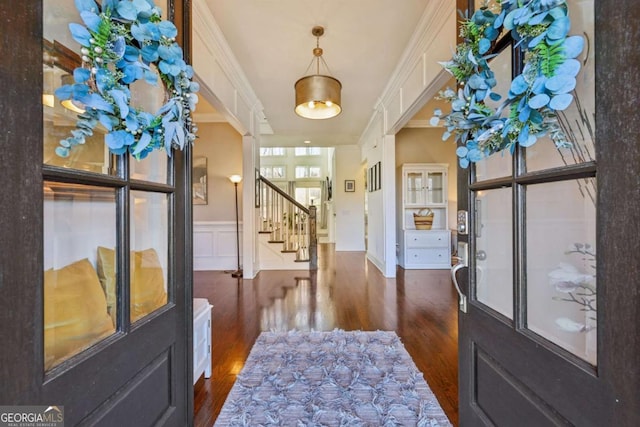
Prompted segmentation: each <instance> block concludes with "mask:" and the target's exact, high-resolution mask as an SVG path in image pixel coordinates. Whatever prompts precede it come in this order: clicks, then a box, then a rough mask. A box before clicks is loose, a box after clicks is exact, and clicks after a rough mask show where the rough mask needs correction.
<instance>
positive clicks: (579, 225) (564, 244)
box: [526, 178, 597, 364]
mask: <svg viewBox="0 0 640 427" xmlns="http://www.w3.org/2000/svg"><path fill="white" fill-rule="evenodd" d="M595 188H596V179H595V178H589V179H581V180H574V181H562V182H556V183H551V184H539V185H532V186H529V187H527V259H526V262H527V327H528V328H529V329H530V330H532V331H534V332H536V333H537V334H539V335H541V336H543V337H544V338H546V339H548V340H549V341H551V342H553V343H555V344H557V345H559V346H560V347H562V348H565V349H567V350H569V351H570V352H572V353H573V354H575V355H576V356H579V357H581V358H582V359H584V360H586V361H588V362H590V363H592V364H595V363H596V345H597V340H596V330H595V329H596V325H597V319H596V315H597V312H596V309H597V307H596V247H595V244H596V243H595V242H596V209H595Z"/></svg>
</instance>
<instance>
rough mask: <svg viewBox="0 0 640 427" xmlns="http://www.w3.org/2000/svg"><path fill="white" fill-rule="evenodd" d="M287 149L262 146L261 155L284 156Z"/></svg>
mask: <svg viewBox="0 0 640 427" xmlns="http://www.w3.org/2000/svg"><path fill="white" fill-rule="evenodd" d="M284 155H285V151H284V148H283V147H260V156H261V157H269V156H284Z"/></svg>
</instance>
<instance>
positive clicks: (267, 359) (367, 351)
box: [215, 330, 451, 427]
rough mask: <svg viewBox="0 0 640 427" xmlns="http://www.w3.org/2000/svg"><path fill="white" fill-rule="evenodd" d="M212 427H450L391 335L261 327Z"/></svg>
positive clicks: (400, 343)
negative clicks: (263, 328)
mask: <svg viewBox="0 0 640 427" xmlns="http://www.w3.org/2000/svg"><path fill="white" fill-rule="evenodd" d="M215 425H216V426H252V427H253V426H296V427H298V426H450V425H451V424H450V423H449V420H448V419H447V417H446V415H445V414H444V412H443V410H442V408H441V407H440V405H439V404H438V401H437V399H436V397H435V396H434V394H433V392H432V391H431V390H430V389H429V386H427V383H426V382H425V380H424V377H423V376H422V373H421V372H420V371H418V369H417V368H416V366H415V364H414V363H413V360H411V357H410V356H409V354H408V353H407V351H406V350H405V348H404V346H403V345H402V342H400V339H399V338H398V336H397V335H396V334H395V332H382V331H376V332H361V331H353V332H345V331H342V330H334V331H332V332H296V331H293V332H284V333H282V332H263V333H262V334H260V336H259V337H258V340H257V341H256V343H255V345H254V346H253V348H252V349H251V353H250V354H249V358H248V359H247V363H246V365H245V366H244V368H243V369H242V372H240V375H238V378H237V380H236V382H235V384H234V385H233V388H232V389H231V392H230V393H229V396H228V397H227V400H226V401H225V404H224V406H223V408H222V411H221V413H220V416H219V417H218V419H217V421H216V424H215Z"/></svg>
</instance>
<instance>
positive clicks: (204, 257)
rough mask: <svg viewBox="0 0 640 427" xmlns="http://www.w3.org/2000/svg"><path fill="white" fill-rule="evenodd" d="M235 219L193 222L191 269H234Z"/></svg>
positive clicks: (235, 263)
mask: <svg viewBox="0 0 640 427" xmlns="http://www.w3.org/2000/svg"><path fill="white" fill-rule="evenodd" d="M236 256H237V252H236V223H235V221H195V222H194V223H193V269H194V270H196V271H203V270H235V269H236V267H237V259H236ZM240 265H242V223H240Z"/></svg>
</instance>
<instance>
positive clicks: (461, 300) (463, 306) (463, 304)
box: [451, 262, 467, 313]
mask: <svg viewBox="0 0 640 427" xmlns="http://www.w3.org/2000/svg"><path fill="white" fill-rule="evenodd" d="M466 266H467V265H466V264H464V263H462V262H461V263H458V264H456V265H454V266H453V267H451V280H452V281H453V286H455V288H456V292H458V308H459V309H460V311H461V312H463V313H466V312H467V296H466V295H465V294H463V293H462V290H461V289H460V285H459V284H458V278H457V277H456V273H457V272H458V271H459V270H461V269H463V268H465V267H466Z"/></svg>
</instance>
